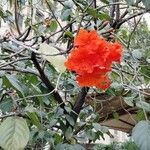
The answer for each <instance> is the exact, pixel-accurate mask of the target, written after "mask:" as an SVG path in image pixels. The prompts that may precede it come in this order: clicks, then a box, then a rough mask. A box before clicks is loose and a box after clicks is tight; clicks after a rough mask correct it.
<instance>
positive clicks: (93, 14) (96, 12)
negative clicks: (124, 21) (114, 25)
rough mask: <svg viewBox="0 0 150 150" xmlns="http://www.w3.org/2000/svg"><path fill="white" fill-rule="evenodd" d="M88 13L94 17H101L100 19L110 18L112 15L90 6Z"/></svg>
mask: <svg viewBox="0 0 150 150" xmlns="http://www.w3.org/2000/svg"><path fill="white" fill-rule="evenodd" d="M87 13H88V14H89V15H91V16H93V17H94V18H99V19H100V20H107V19H110V16H109V15H108V14H106V13H104V12H98V11H97V10H95V9H93V8H88V9H87Z"/></svg>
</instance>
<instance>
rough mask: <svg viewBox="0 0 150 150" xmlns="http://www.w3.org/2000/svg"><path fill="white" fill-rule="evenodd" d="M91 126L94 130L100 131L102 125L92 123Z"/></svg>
mask: <svg viewBox="0 0 150 150" xmlns="http://www.w3.org/2000/svg"><path fill="white" fill-rule="evenodd" d="M93 127H94V129H95V130H96V131H101V129H102V126H101V125H100V124H99V123H93Z"/></svg>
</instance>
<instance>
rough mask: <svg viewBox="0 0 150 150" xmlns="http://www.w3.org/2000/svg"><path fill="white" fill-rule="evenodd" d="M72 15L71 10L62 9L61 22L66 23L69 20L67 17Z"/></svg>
mask: <svg viewBox="0 0 150 150" xmlns="http://www.w3.org/2000/svg"><path fill="white" fill-rule="evenodd" d="M71 14H72V10H71V9H63V10H62V12H61V20H62V21H67V20H68V19H69V17H70V16H71Z"/></svg>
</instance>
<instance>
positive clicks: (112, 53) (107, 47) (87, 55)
mask: <svg viewBox="0 0 150 150" xmlns="http://www.w3.org/2000/svg"><path fill="white" fill-rule="evenodd" d="M121 55H122V46H121V44H119V43H117V42H116V43H110V42H107V41H106V40H105V39H104V38H102V37H100V36H99V35H98V33H97V32H96V31H95V30H92V31H87V30H84V29H80V31H79V33H78V35H77V36H76V37H75V39H74V48H73V49H72V50H71V53H70V54H69V56H68V59H67V61H66V62H65V66H66V67H67V68H68V70H70V71H75V72H76V73H77V81H78V83H79V85H80V86H96V87H98V88H101V89H107V88H108V87H109V86H110V80H109V78H108V75H107V72H109V71H111V66H112V62H113V61H116V62H120V58H121Z"/></svg>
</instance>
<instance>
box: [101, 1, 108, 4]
mask: <svg viewBox="0 0 150 150" xmlns="http://www.w3.org/2000/svg"><path fill="white" fill-rule="evenodd" d="M101 2H103V3H105V4H109V1H108V0H101Z"/></svg>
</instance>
